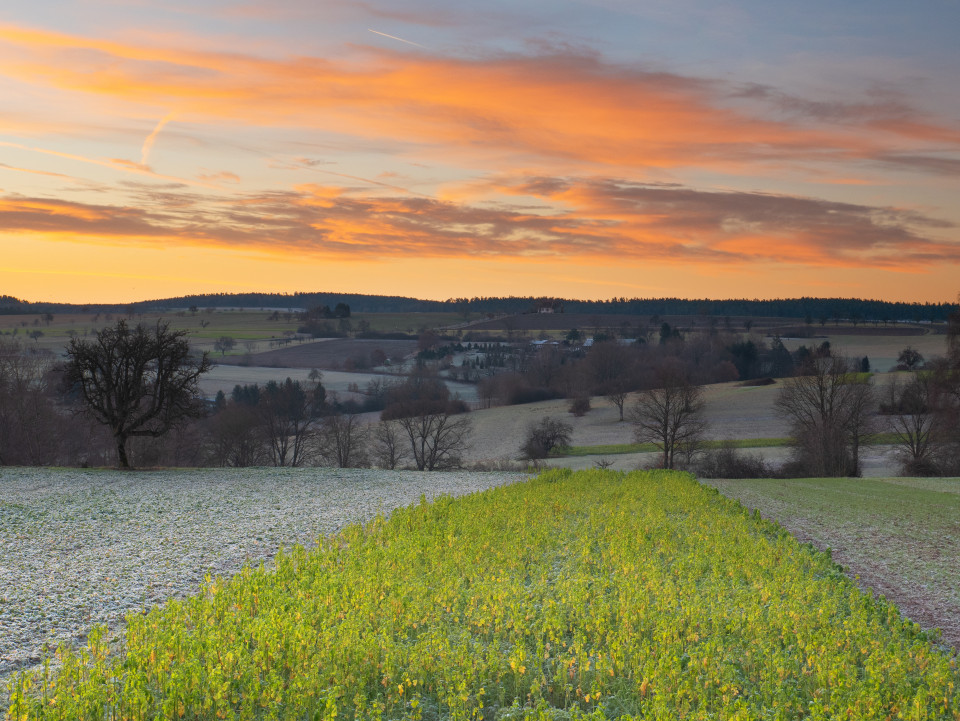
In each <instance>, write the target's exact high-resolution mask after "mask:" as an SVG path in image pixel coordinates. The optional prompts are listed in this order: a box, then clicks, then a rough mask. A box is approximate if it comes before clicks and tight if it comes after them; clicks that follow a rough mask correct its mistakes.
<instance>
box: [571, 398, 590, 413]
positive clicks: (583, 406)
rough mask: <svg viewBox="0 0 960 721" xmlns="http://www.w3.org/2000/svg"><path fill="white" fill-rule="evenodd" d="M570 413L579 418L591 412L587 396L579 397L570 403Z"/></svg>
mask: <svg viewBox="0 0 960 721" xmlns="http://www.w3.org/2000/svg"><path fill="white" fill-rule="evenodd" d="M570 412H571V413H572V414H573V415H575V416H576V417H577V418H580V417H581V416H585V415H586V414H587V413H589V412H590V399H589V398H588V397H587V396H577V397H576V398H574V399H573V400H572V401H570Z"/></svg>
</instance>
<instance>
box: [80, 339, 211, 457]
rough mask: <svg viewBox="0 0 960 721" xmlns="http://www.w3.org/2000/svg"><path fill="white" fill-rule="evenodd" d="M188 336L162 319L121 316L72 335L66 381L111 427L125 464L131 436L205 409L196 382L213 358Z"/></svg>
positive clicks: (157, 430) (155, 432)
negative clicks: (90, 332)
mask: <svg viewBox="0 0 960 721" xmlns="http://www.w3.org/2000/svg"><path fill="white" fill-rule="evenodd" d="M186 336H187V333H186V331H182V330H180V331H172V330H170V327H169V325H168V324H167V323H164V322H162V321H158V322H157V325H156V327H155V328H153V329H147V328H145V327H144V326H142V325H138V326H136V327H134V328H132V329H131V328H129V327H128V326H127V323H126V321H124V320H120V321H118V322H117V324H116V325H115V326H113V327H110V328H104V329H102V330H101V331H99V332H98V333H97V336H96V339H95V340H93V341H90V342H87V341H84V340H80V339H78V338H74V339H72V340H71V341H70V345H68V346H67V362H66V365H65V367H64V375H63V384H64V385H63V387H64V389H66V390H68V391H70V392H75V393H76V394H78V395H79V397H80V400H81V401H82V403H83V405H84V407H85V411H86V412H87V413H89V414H90V415H91V416H92V417H93V418H94V419H95V420H97V421H98V422H100V423H102V424H104V425H106V426H108V427H109V428H110V431H111V432H112V433H113V438H114V441H115V444H116V449H117V462H118V464H119V465H120V467H121V468H129V467H130V463H129V461H128V459H127V449H126V444H127V439H128V438H131V437H137V436H152V437H157V436H161V435H163V434H164V433H166V432H167V431H169V430H170V429H171V428H173V427H175V426H177V425H178V424H180V423H181V422H183V421H185V420H186V419H188V418H194V417H199V416H200V415H202V414H203V404H202V403H201V401H200V396H199V388H198V385H197V384H198V382H199V380H200V376H201V375H203V374H204V373H206V372H207V371H208V370H209V369H210V367H211V363H210V360H209V358H208V356H207V354H206V353H203V354H201V355H200V356H196V355H194V354H193V353H192V352H191V350H190V344H189V342H188V341H187V337H186Z"/></svg>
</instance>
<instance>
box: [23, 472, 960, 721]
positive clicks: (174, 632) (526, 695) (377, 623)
mask: <svg viewBox="0 0 960 721" xmlns="http://www.w3.org/2000/svg"><path fill="white" fill-rule="evenodd" d="M87 655H88V659H89V663H87V664H82V663H81V662H80V661H79V659H77V658H75V657H73V656H71V655H69V654H68V655H67V656H66V658H65V659H64V664H63V674H62V675H61V676H60V677H59V678H55V677H50V678H49V679H48V680H47V682H46V683H43V686H44V688H43V689H42V690H41V689H39V688H37V687H36V686H33V690H34V691H36V692H39V693H43V694H45V695H46V698H47V701H46V702H45V703H41V702H40V701H38V700H37V701H34V700H31V698H32V697H30V696H29V695H27V696H24V695H22V694H21V693H20V691H21V689H22V684H20V683H17V684H15V686H14V693H13V697H12V703H13V707H12V708H11V712H12V714H13V715H14V716H15V717H17V718H24V719H28V718H40V717H50V716H53V715H57V716H63V717H76V718H85V717H90V716H91V714H92V713H97V715H98V716H99V717H104V718H114V717H117V718H120V717H123V718H131V717H153V716H154V715H157V714H162V715H164V716H178V715H185V716H187V717H193V716H197V715H200V716H204V717H214V716H222V717H230V718H257V717H265V718H266V717H270V718H305V717H306V718H325V719H336V718H352V717H354V715H356V716H358V717H365V718H366V717H377V718H381V717H386V718H410V719H414V718H416V719H432V718H454V719H460V718H464V719H465V718H476V717H485V718H496V719H508V718H538V719H546V718H557V719H559V718H576V717H581V718H583V717H586V716H587V715H588V714H590V715H591V716H592V717H593V718H597V719H600V718H610V717H620V716H628V715H629V716H632V717H650V718H678V717H686V718H718V717H721V716H723V717H726V718H742V719H748V718H749V719H753V718H768V717H769V718H782V719H794V718H796V719H799V718H837V717H843V718H858V719H883V718H887V717H892V716H900V717H903V718H953V717H954V716H955V714H957V713H960V672H958V669H957V658H956V656H955V655H953V654H951V653H949V652H947V651H946V650H943V649H939V648H937V647H935V646H933V645H931V643H930V642H929V641H928V639H927V637H926V635H925V634H924V633H922V632H921V630H920V628H919V627H918V626H917V625H916V624H914V623H912V622H911V621H907V620H904V619H902V618H901V617H900V615H899V613H898V611H897V609H896V608H895V607H894V606H892V605H890V604H889V603H888V602H886V601H884V600H882V599H878V598H876V597H875V596H872V595H870V594H864V593H862V592H861V591H859V590H858V589H857V588H856V586H855V584H854V583H853V582H852V581H851V580H849V579H848V578H846V577H845V576H844V575H843V574H841V573H840V572H839V570H838V568H837V566H836V565H835V564H834V563H833V562H832V561H831V560H830V558H829V557H828V556H827V555H825V554H823V553H820V552H818V551H816V550H815V549H813V548H812V547H811V546H806V545H801V544H799V543H798V542H797V541H796V540H795V539H794V538H792V537H791V536H789V535H788V534H787V533H785V532H784V531H783V530H782V529H781V528H780V527H778V526H776V525H775V524H772V523H769V522H767V521H764V520H761V519H760V518H759V516H755V515H751V514H749V513H748V512H746V510H745V509H743V507H742V506H740V505H739V504H737V503H735V502H732V501H729V500H727V499H725V498H723V497H722V496H720V495H719V494H717V493H716V492H714V491H713V490H711V489H709V488H707V487H704V486H702V485H700V484H698V483H697V482H696V481H694V480H693V479H692V478H690V477H689V476H687V475H686V474H679V473H670V472H653V473H646V474H640V473H634V474H627V475H623V474H614V473H610V472H600V471H592V472H584V473H576V474H574V473H570V472H568V471H553V472H549V473H547V474H544V475H542V476H540V477H538V478H536V479H534V480H532V481H530V482H527V483H518V484H511V485H506V486H501V487H499V488H494V489H490V490H488V491H486V492H484V493H481V494H474V495H470V496H467V497H465V498H460V499H449V498H446V499H439V500H437V501H435V502H434V503H432V504H428V503H423V504H420V505H417V506H413V507H410V508H406V509H398V510H396V511H394V513H393V514H392V515H391V516H390V518H389V519H387V520H383V519H378V520H377V521H375V522H374V523H371V524H368V525H367V526H366V527H365V528H363V529H361V528H359V527H357V526H351V527H349V528H347V529H345V530H344V531H343V532H342V533H341V534H340V535H339V536H338V537H336V538H328V539H327V540H325V541H324V542H323V544H322V545H321V547H320V548H319V549H316V550H313V551H310V552H307V551H304V550H302V549H294V550H293V551H291V552H290V553H286V554H281V555H280V556H278V557H277V558H276V560H275V570H273V571H270V572H267V571H264V570H262V569H261V570H256V569H252V568H249V567H248V568H247V569H246V570H244V571H243V572H241V573H240V574H238V575H237V576H234V577H233V578H230V579H227V578H224V579H216V580H213V581H212V582H211V583H209V584H208V585H206V586H205V588H204V590H203V591H202V593H200V594H198V595H196V596H193V597H191V598H188V599H186V600H185V601H183V602H173V603H168V604H166V605H165V606H162V607H159V608H157V609H155V610H153V611H151V612H150V613H149V614H147V615H135V616H131V617H130V620H129V625H128V626H127V629H126V633H125V635H124V638H123V639H122V640H121V643H120V645H119V647H117V648H115V649H114V651H113V652H112V653H109V654H108V647H107V645H106V644H105V643H104V642H103V641H102V640H101V639H100V638H99V635H98V634H96V633H95V634H92V635H91V639H90V645H89V647H88V649H87ZM42 682H43V679H42V678H41V677H40V676H33V677H32V678H31V680H30V681H28V682H27V684H26V685H27V686H29V685H30V684H31V683H33V684H40V683H42Z"/></svg>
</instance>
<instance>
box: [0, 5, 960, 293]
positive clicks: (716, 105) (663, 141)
mask: <svg viewBox="0 0 960 721" xmlns="http://www.w3.org/2000/svg"><path fill="white" fill-rule="evenodd" d="M958 27H960V0H917V2H913V3H904V2H890V1H888V0H871V1H870V2H866V1H865V0H849V1H848V2H844V3H837V2H835V0H829V1H827V0H807V2H804V3H796V2H782V1H779V0H765V1H764V2H761V1H760V0H756V1H753V0H749V1H748V0H741V1H736V2H727V1H725V0H712V1H710V2H706V1H700V0H669V1H667V0H663V1H661V0H650V1H644V0H581V1H573V0H549V1H546V0H528V1H525V2H519V3H518V2H515V1H514V2H506V1H503V0H483V2H479V1H477V0H460V1H459V2H456V3H450V2H444V1H441V0H163V2H159V1H155V0H43V1H42V2H36V1H35V0H30V1H29V2H27V1H26V0H6V2H4V4H3V7H2V9H0V294H6V295H13V296H16V297H18V298H21V299H24V300H33V301H38V300H46V301H58V302H74V303H85V302H128V301H134V300H145V299H153V298H163V297H170V296H177V295H185V294H193V293H213V292H226V293H231V292H245V291H264V292H295V291H322V292H344V293H373V294H390V295H405V296H413V297H418V298H436V299H445V298H453V297H473V296H503V295H517V296H530V295H534V296H557V297H565V298H584V299H597V298H602V299H606V298H620V297H627V298H633V297H664V296H670V297H685V298H742V297H746V298H777V297H798V296H820V297H824V296H826V297H838V296H844V297H851V296H852V297H862V298H879V299H884V300H906V301H921V302H928V301H929V302H943V301H954V300H956V298H957V293H958V291H960V202H958V200H960V73H958V69H960V43H958V42H957V40H956V28H958Z"/></svg>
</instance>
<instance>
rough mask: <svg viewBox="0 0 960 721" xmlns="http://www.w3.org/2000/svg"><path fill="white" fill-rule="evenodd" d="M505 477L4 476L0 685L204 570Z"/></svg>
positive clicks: (187, 589) (307, 473) (232, 568)
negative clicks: (48, 652)
mask: <svg viewBox="0 0 960 721" xmlns="http://www.w3.org/2000/svg"><path fill="white" fill-rule="evenodd" d="M524 477H525V476H523V475H521V474H513V473H502V472H495V473H478V472H445V473H418V472H414V471H381V470H366V469H364V470H340V469H329V468H297V469H273V468H271V469H202V470H175V471H140V472H128V473H123V472H117V471H93V470H66V469H63V470H50V469H35V468H23V469H19V468H13V469H9V468H4V469H0V685H5V684H3V682H5V681H6V680H7V679H8V678H9V677H10V676H11V675H12V673H13V672H15V671H17V670H19V669H21V668H25V667H29V666H31V665H34V664H36V663H38V662H39V661H40V659H41V658H42V654H43V649H44V646H45V645H47V646H49V647H50V648H51V649H55V648H56V646H57V645H58V644H59V643H61V642H64V641H66V642H68V643H78V642H82V641H83V640H84V639H85V638H86V634H87V632H88V631H89V630H90V628H91V627H92V626H93V625H95V624H100V623H105V624H107V625H108V626H109V627H110V628H111V629H113V630H115V629H117V628H119V627H120V626H121V625H122V622H123V619H124V617H125V616H126V615H127V614H128V613H132V612H138V611H142V610H145V609H147V608H149V607H150V606H152V605H154V604H157V603H160V602H163V601H164V600H166V599H168V598H171V597H182V596H186V595H188V594H191V593H194V592H196V591H197V589H198V588H199V586H200V584H201V583H202V582H203V579H204V576H205V575H207V574H210V575H213V576H217V575H228V574H232V573H235V572H236V571H238V570H239V569H240V568H242V567H243V565H244V564H245V563H249V564H252V565H259V564H260V563H261V562H269V560H270V559H271V558H272V557H273V556H274V554H275V553H276V552H277V550H278V549H279V548H281V547H288V546H292V545H294V544H301V545H304V546H308V547H309V546H311V545H314V544H315V543H316V540H317V538H319V537H320V536H323V535H326V534H330V533H335V532H336V531H338V530H339V529H341V528H342V527H344V526H345V525H348V524H350V523H354V522H358V521H359V522H362V521H366V520H369V519H371V518H373V517H374V516H375V515H376V514H377V513H378V512H383V513H385V514H387V513H389V512H390V511H391V510H393V509H394V508H398V507H401V506H406V505H409V504H411V503H416V502H417V501H419V499H420V496H421V494H422V495H424V496H426V498H427V499H428V500H431V499H433V498H434V497H436V496H437V495H440V494H448V495H453V496H458V495H463V494H467V493H472V492H474V491H479V490H483V489H486V488H490V487H492V486H498V485H502V484H505V483H510V482H513V481H516V480H519V479H521V478H524Z"/></svg>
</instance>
